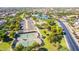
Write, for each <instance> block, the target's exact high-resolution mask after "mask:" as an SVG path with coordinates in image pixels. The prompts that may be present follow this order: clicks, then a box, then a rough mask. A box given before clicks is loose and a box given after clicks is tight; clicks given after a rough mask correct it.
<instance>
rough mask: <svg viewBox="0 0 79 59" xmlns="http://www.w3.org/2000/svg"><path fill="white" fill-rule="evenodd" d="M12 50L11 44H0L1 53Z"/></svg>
mask: <svg viewBox="0 0 79 59" xmlns="http://www.w3.org/2000/svg"><path fill="white" fill-rule="evenodd" d="M9 50H10V44H9V43H6V42H2V43H0V51H9Z"/></svg>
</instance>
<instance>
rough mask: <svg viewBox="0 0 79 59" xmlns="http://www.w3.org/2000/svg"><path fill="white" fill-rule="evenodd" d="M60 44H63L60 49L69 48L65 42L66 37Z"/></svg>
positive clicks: (65, 49)
mask: <svg viewBox="0 0 79 59" xmlns="http://www.w3.org/2000/svg"><path fill="white" fill-rule="evenodd" d="M60 45H62V48H61V49H60V50H62V51H67V50H68V48H67V45H66V42H65V39H64V38H63V39H62V40H61V43H60Z"/></svg>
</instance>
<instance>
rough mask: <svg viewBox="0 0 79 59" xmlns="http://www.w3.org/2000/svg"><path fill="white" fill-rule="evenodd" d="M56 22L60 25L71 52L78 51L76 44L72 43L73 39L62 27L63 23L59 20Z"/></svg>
mask: <svg viewBox="0 0 79 59" xmlns="http://www.w3.org/2000/svg"><path fill="white" fill-rule="evenodd" d="M58 22H59V23H60V25H61V26H62V28H63V29H64V31H65V33H66V38H67V39H66V40H67V42H68V45H69V47H70V49H71V51H79V47H78V45H77V44H76V42H75V41H74V39H73V37H72V36H71V34H70V32H69V30H68V29H67V27H66V26H65V25H64V23H63V22H62V21H60V20H58Z"/></svg>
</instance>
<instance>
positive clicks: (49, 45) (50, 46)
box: [40, 29, 57, 51]
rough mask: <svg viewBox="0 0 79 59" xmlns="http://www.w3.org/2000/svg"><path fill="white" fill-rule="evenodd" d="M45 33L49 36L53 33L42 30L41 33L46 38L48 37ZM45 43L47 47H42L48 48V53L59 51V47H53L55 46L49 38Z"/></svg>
mask: <svg viewBox="0 0 79 59" xmlns="http://www.w3.org/2000/svg"><path fill="white" fill-rule="evenodd" d="M44 31H46V33H47V34H50V33H51V32H49V31H47V30H45V29H42V30H40V33H41V34H42V35H44V36H46V34H45V33H44ZM46 37H47V36H46ZM44 43H45V45H44V46H42V47H44V48H47V49H48V51H55V50H57V47H55V46H53V44H52V43H50V41H49V40H48V39H47V38H45V39H44Z"/></svg>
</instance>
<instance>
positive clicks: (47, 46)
mask: <svg viewBox="0 0 79 59" xmlns="http://www.w3.org/2000/svg"><path fill="white" fill-rule="evenodd" d="M44 42H45V45H44V46H43V47H44V48H47V49H48V51H56V50H57V47H55V46H53V44H51V43H50V42H49V40H48V39H47V38H46V39H44Z"/></svg>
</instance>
